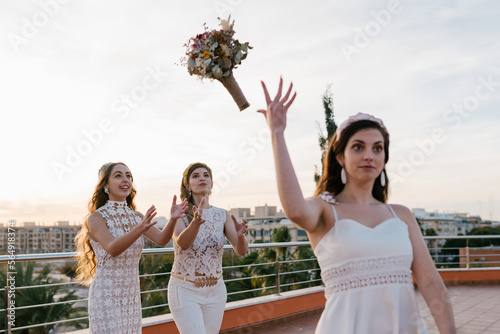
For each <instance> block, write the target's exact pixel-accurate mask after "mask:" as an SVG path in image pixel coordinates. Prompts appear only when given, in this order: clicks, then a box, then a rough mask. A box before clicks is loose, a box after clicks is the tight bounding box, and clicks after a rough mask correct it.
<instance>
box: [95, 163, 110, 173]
mask: <svg viewBox="0 0 500 334" xmlns="http://www.w3.org/2000/svg"><path fill="white" fill-rule="evenodd" d="M111 164H112V162H107V163H105V164H104V165H102V166H101V168H99V172H97V174H98V175H101V173H102V172H104V170H105V169H106V167H108V166H109V165H111Z"/></svg>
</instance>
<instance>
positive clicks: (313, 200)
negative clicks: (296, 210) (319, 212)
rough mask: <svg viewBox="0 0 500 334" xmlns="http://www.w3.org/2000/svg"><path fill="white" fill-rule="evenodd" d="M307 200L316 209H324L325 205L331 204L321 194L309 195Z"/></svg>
mask: <svg viewBox="0 0 500 334" xmlns="http://www.w3.org/2000/svg"><path fill="white" fill-rule="evenodd" d="M306 202H308V203H309V204H310V205H311V206H312V207H313V208H315V209H322V208H323V207H328V206H329V204H328V203H327V202H326V201H325V200H324V199H322V198H321V197H319V196H314V197H307V198H306Z"/></svg>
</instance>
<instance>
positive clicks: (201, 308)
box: [168, 277, 227, 334]
mask: <svg viewBox="0 0 500 334" xmlns="http://www.w3.org/2000/svg"><path fill="white" fill-rule="evenodd" d="M226 299H227V291H226V285H225V284H224V281H223V280H222V278H221V279H219V280H218V281H217V284H216V285H214V286H208V287H203V288H198V287H196V286H195V285H194V283H191V282H186V281H184V280H182V279H179V278H175V277H170V281H169V282H168V306H169V307H170V312H171V313H172V316H173V317H174V321H175V324H176V325H177V329H179V332H180V333H181V334H217V333H219V330H220V326H221V324H222V316H223V315H224V307H225V306H226Z"/></svg>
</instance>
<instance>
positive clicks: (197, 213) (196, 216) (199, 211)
mask: <svg viewBox="0 0 500 334" xmlns="http://www.w3.org/2000/svg"><path fill="white" fill-rule="evenodd" d="M204 204H205V198H202V199H201V202H200V205H199V206H198V208H196V206H194V207H193V220H192V221H191V224H196V225H201V224H203V223H204V222H205V219H203V218H202V215H203V205H204Z"/></svg>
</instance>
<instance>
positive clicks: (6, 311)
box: [0, 241, 321, 334]
mask: <svg viewBox="0 0 500 334" xmlns="http://www.w3.org/2000/svg"><path fill="white" fill-rule="evenodd" d="M300 246H310V244H309V242H308V241H298V242H283V243H266V244H263V243H260V244H251V245H249V247H248V248H249V251H253V250H257V249H262V248H288V247H300ZM224 250H230V251H231V252H232V251H233V248H232V247H231V246H230V245H225V246H224ZM173 252H174V251H173V248H171V247H169V248H151V249H144V250H143V252H142V255H143V256H152V255H165V254H173ZM76 255H77V253H76V252H70V253H45V254H19V255H16V256H15V260H14V261H15V262H35V263H39V262H42V261H43V262H53V261H59V260H74V259H75V256H76ZM9 261H12V257H10V256H9V255H0V266H3V265H6V266H7V271H6V273H7V274H8V273H9V269H8V268H9V267H8V264H9ZM300 262H313V263H314V265H313V267H312V268H310V269H303V270H295V271H290V272H281V271H280V270H279V268H280V267H282V265H284V264H293V263H300ZM260 266H274V267H275V268H276V269H275V271H274V272H273V273H272V274H264V275H255V276H249V277H231V275H227V274H225V275H224V276H225V277H228V278H225V279H224V282H225V283H226V284H230V283H231V282H239V281H240V282H242V281H245V280H252V279H268V278H270V279H272V280H273V282H274V285H267V286H266V287H264V288H254V289H249V290H242V291H233V292H229V291H228V297H229V298H230V296H235V295H238V294H244V293H252V294H254V295H255V294H256V293H261V295H264V294H270V293H271V292H274V293H275V294H276V295H279V294H280V293H281V291H282V289H283V288H289V287H291V286H294V285H295V286H299V285H305V284H309V285H310V284H320V282H321V279H320V278H319V267H318V265H317V260H316V258H310V259H300V260H285V261H272V262H267V263H254V264H245V265H236V266H224V267H223V268H222V269H223V271H224V272H227V271H228V270H230V271H239V270H242V269H244V268H251V267H260ZM11 271H12V270H11ZM300 273H307V276H309V277H310V279H308V280H304V281H301V282H292V283H285V284H281V281H282V280H283V277H284V276H286V275H291V274H300ZM316 273H317V274H316ZM14 274H15V273H14ZM7 276H8V275H6V282H7V286H5V287H3V288H1V289H0V295H2V296H5V298H4V300H5V303H6V305H1V306H0V307H1V308H0V319H6V322H5V324H6V326H5V328H3V329H2V328H0V333H9V334H10V333H15V332H17V331H20V330H24V329H32V328H36V327H43V326H47V325H65V324H66V325H67V324H68V323H71V322H75V321H85V320H88V316H85V317H78V318H72V319H64V320H58V321H50V322H43V323H39V324H33V325H28V326H21V327H19V326H10V320H11V319H10V318H9V315H11V314H12V312H13V314H14V316H15V311H17V310H27V309H29V310H32V309H35V308H40V307H47V306H54V305H60V304H75V303H86V302H87V301H88V299H87V298H82V299H74V300H67V301H55V302H52V303H43V304H35V305H23V306H15V307H14V308H10V307H9V305H11V300H12V298H11V296H12V294H13V293H16V292H19V291H23V290H28V289H36V288H55V287H68V286H74V287H75V288H76V287H77V286H80V284H79V282H58V283H50V284H40V285H31V286H12V285H10V284H9V282H8V280H7ZM158 276H170V272H162V273H154V274H143V275H139V277H140V278H151V277H158ZM317 277H318V278H317ZM167 282H168V281H167ZM166 291H167V288H166V287H162V288H160V289H154V290H147V291H141V295H145V294H150V293H164V294H165V295H166ZM167 307H168V303H163V304H158V305H151V306H146V307H142V308H141V309H142V311H145V310H151V309H154V308H163V309H164V310H166V308H167ZM2 322H3V321H2V320H0V323H2Z"/></svg>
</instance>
